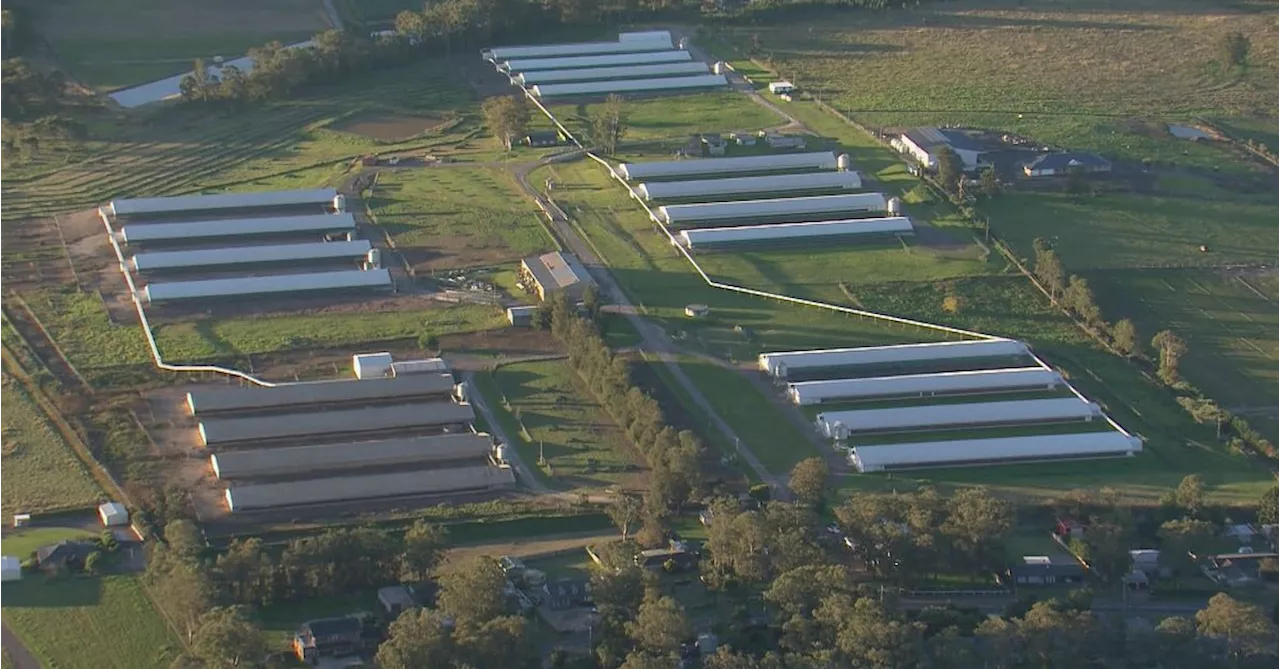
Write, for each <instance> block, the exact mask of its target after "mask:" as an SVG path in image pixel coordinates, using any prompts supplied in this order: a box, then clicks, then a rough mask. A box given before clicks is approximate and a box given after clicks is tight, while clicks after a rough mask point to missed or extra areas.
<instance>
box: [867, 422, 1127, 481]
mask: <svg viewBox="0 0 1280 669" xmlns="http://www.w3.org/2000/svg"><path fill="white" fill-rule="evenodd" d="M1141 450H1142V442H1141V440H1139V439H1137V438H1134V437H1126V436H1125V435H1123V434H1120V433H1119V432H1089V433H1085V434H1055V435H1038V436H1031V437H1000V438H995V439H964V440H959V441H929V442H920V443H913V444H893V445H886V446H855V447H854V448H853V449H852V450H851V452H850V454H849V458H850V460H851V461H852V462H853V464H854V465H855V466H856V467H857V468H858V471H862V472H873V471H880V470H882V469H886V468H890V467H923V466H931V465H933V466H946V465H954V464H962V463H971V464H977V463H983V464H999V463H1001V462H1002V461H1005V462H1008V461H1025V460H1046V459H1052V458H1066V457H1087V456H1091V455H1092V456H1117V455H1129V454H1133V453H1137V452H1140V451H1141Z"/></svg>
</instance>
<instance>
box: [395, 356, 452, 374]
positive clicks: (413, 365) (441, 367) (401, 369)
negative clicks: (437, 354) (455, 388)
mask: <svg viewBox="0 0 1280 669" xmlns="http://www.w3.org/2000/svg"><path fill="white" fill-rule="evenodd" d="M441 372H443V373H445V374H448V373H449V363H447V362H445V360H444V358H422V359H420V360H401V361H400V362H393V363H391V375H392V376H408V375H409V374H432V373H435V374H439V373H441Z"/></svg>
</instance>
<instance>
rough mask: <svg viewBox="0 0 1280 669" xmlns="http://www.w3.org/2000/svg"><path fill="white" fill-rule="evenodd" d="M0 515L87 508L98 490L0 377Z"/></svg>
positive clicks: (31, 406)
mask: <svg viewBox="0 0 1280 669" xmlns="http://www.w3.org/2000/svg"><path fill="white" fill-rule="evenodd" d="M0 394H2V395H3V398H4V406H3V411H2V413H3V414H4V456H3V471H4V484H3V491H4V495H3V513H4V516H5V517H6V518H8V517H10V516H11V514H14V513H48V512H53V511H62V510H69V509H83V508H87V507H92V506H94V505H96V504H97V503H98V502H100V501H102V498H103V494H102V490H101V489H100V488H99V487H98V484H97V483H96V482H95V481H94V480H93V477H91V476H90V475H89V472H88V471H86V470H85V468H84V465H83V464H82V463H81V462H80V460H78V459H77V458H76V455H75V453H73V452H72V451H71V447H70V446H69V445H67V443H66V442H65V441H63V439H62V437H61V435H59V434H58V432H57V431H56V430H55V429H54V428H53V426H52V425H50V424H49V421H48V419H46V418H45V416H44V414H43V413H42V412H41V411H40V408H39V407H37V406H36V405H35V403H34V402H32V401H31V398H30V396H28V395H27V392H26V390H25V389H23V388H22V386H21V385H19V384H18V383H17V382H16V381H14V380H13V379H11V378H9V377H8V376H7V375H6V376H5V377H4V381H3V388H2V389H0Z"/></svg>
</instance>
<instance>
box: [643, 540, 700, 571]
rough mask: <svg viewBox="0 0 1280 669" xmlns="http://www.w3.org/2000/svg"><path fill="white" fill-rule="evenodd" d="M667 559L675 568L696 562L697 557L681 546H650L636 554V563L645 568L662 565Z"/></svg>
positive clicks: (686, 566)
mask: <svg viewBox="0 0 1280 669" xmlns="http://www.w3.org/2000/svg"><path fill="white" fill-rule="evenodd" d="M668 560H669V561H671V562H673V563H674V564H675V566H676V568H677V569H687V568H689V567H692V566H694V565H696V564H697V563H698V557H697V556H696V555H694V554H693V553H690V552H689V551H687V550H685V548H684V547H683V546H671V547H668V548H651V549H649V550H644V551H640V553H639V554H638V555H636V565H637V566H640V567H645V568H654V569H656V568H661V567H664V566H665V565H666V564H667V561H668Z"/></svg>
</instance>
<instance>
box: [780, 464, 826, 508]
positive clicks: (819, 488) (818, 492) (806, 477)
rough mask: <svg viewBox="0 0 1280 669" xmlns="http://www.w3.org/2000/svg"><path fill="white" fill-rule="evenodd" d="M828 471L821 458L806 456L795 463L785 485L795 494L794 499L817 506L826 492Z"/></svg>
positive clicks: (820, 503)
mask: <svg viewBox="0 0 1280 669" xmlns="http://www.w3.org/2000/svg"><path fill="white" fill-rule="evenodd" d="M828 473H829V472H828V470H827V463H826V461H824V460H823V459H822V458H818V457H813V458H806V459H804V460H801V461H800V462H798V463H796V466H795V467H794V468H793V469H792V470H791V480H790V481H789V482H788V483H787V487H788V488H790V489H791V492H794V493H795V494H796V499H798V500H800V501H801V502H802V503H804V504H808V505H809V506H811V507H814V508H818V507H820V506H821V505H822V500H823V496H824V495H825V493H826V487H827V475H828Z"/></svg>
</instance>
